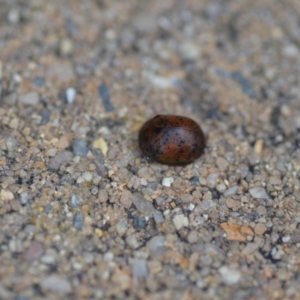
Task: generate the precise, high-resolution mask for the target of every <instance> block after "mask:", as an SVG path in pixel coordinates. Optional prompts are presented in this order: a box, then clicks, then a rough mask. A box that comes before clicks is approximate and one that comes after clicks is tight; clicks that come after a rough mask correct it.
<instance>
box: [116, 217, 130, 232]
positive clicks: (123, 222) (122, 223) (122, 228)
mask: <svg viewBox="0 0 300 300" xmlns="http://www.w3.org/2000/svg"><path fill="white" fill-rule="evenodd" d="M127 227H128V223H127V219H126V218H123V217H122V218H120V219H119V220H118V222H117V224H116V230H117V232H118V234H119V235H124V234H125V232H126V231H127Z"/></svg>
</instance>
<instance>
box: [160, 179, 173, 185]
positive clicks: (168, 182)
mask: <svg viewBox="0 0 300 300" xmlns="http://www.w3.org/2000/svg"><path fill="white" fill-rule="evenodd" d="M173 182H174V178H173V177H165V178H163V180H162V185H163V186H167V187H170V186H171V185H172V183H173Z"/></svg>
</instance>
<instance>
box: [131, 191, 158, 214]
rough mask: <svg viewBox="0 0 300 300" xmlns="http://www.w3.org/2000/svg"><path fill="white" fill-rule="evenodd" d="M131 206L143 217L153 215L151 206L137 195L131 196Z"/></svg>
mask: <svg viewBox="0 0 300 300" xmlns="http://www.w3.org/2000/svg"><path fill="white" fill-rule="evenodd" d="M133 204H134V205H135V207H136V209H137V210H138V211H139V212H141V213H143V214H145V215H152V214H153V213H154V207H153V204H152V203H151V202H150V201H147V200H146V199H145V198H144V197H143V196H142V195H141V194H139V193H135V194H133Z"/></svg>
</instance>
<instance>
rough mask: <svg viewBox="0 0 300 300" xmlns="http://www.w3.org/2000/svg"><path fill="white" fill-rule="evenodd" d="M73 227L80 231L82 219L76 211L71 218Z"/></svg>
mask: <svg viewBox="0 0 300 300" xmlns="http://www.w3.org/2000/svg"><path fill="white" fill-rule="evenodd" d="M73 227H74V228H76V229H77V230H79V231H81V230H82V228H83V220H82V216H81V214H80V212H76V213H75V215H74V218H73Z"/></svg>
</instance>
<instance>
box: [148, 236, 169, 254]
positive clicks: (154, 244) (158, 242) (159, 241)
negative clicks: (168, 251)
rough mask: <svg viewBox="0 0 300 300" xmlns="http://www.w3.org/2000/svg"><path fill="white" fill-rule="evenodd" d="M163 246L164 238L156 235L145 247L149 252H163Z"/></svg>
mask: <svg viewBox="0 0 300 300" xmlns="http://www.w3.org/2000/svg"><path fill="white" fill-rule="evenodd" d="M164 246H165V237H164V236H162V235H156V236H154V237H152V238H151V239H150V240H149V241H148V242H147V243H146V247H147V249H148V250H150V251H151V252H157V251H160V250H163V249H164Z"/></svg>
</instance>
